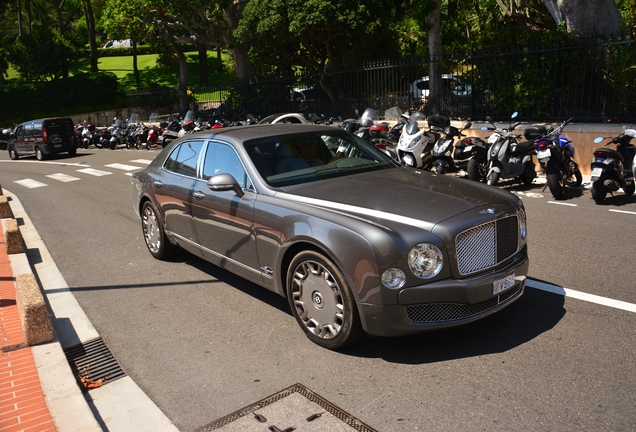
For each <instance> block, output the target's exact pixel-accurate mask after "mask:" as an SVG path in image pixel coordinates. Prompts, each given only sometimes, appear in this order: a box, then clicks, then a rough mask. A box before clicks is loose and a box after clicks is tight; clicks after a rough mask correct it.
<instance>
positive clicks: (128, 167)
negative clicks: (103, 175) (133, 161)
mask: <svg viewBox="0 0 636 432" xmlns="http://www.w3.org/2000/svg"><path fill="white" fill-rule="evenodd" d="M105 166H107V167H108V168H114V169H120V170H124V171H132V170H140V169H141V168H140V167H138V166H135V165H125V164H120V163H114V164H110V165H105Z"/></svg>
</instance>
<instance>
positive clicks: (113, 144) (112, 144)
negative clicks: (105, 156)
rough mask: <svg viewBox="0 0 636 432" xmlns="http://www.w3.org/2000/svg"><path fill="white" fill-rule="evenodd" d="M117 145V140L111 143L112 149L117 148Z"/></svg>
mask: <svg viewBox="0 0 636 432" xmlns="http://www.w3.org/2000/svg"><path fill="white" fill-rule="evenodd" d="M115 147H117V143H115V142H112V143H110V149H111V150H115Z"/></svg>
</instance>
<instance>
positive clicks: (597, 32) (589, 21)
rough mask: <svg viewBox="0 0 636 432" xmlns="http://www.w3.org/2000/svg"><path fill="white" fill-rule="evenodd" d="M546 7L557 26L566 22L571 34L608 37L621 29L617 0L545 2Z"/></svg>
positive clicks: (559, 0) (553, 0) (560, 0)
mask: <svg viewBox="0 0 636 432" xmlns="http://www.w3.org/2000/svg"><path fill="white" fill-rule="evenodd" d="M545 5H546V7H547V8H548V10H549V11H550V13H551V14H552V16H553V18H554V20H555V21H556V22H557V24H561V23H562V22H564V23H565V25H566V28H567V30H568V32H570V33H578V34H580V35H581V36H585V37H607V36H612V35H614V34H616V33H617V32H618V31H619V29H620V25H621V16H620V13H619V12H618V7H617V6H616V1H615V0H545ZM632 13H633V11H632Z"/></svg>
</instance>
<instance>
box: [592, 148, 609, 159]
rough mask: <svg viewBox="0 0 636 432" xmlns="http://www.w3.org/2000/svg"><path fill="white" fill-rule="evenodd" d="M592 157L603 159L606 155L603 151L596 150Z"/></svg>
mask: <svg viewBox="0 0 636 432" xmlns="http://www.w3.org/2000/svg"><path fill="white" fill-rule="evenodd" d="M594 156H596V157H599V158H605V157H607V155H606V154H605V152H604V151H603V150H597V151H595V152H594Z"/></svg>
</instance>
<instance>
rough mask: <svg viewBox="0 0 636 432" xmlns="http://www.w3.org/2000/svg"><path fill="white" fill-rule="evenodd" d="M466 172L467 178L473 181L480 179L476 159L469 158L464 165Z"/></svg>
mask: <svg viewBox="0 0 636 432" xmlns="http://www.w3.org/2000/svg"><path fill="white" fill-rule="evenodd" d="M466 174H468V179H469V180H473V181H479V180H481V173H480V172H479V166H478V163H477V159H471V160H469V161H468V165H467V166H466Z"/></svg>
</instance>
